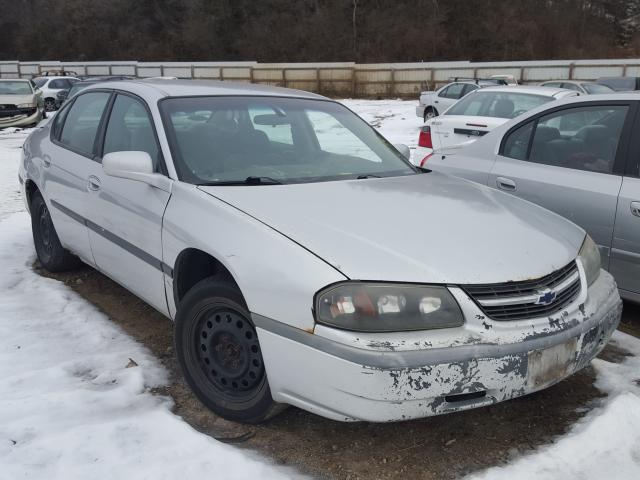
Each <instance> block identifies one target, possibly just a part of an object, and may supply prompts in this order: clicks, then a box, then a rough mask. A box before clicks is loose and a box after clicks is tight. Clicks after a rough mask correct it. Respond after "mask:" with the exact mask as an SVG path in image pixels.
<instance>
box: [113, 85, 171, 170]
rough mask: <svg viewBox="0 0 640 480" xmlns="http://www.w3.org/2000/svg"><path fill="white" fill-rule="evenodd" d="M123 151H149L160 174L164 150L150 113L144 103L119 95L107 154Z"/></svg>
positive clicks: (115, 105) (115, 103)
mask: <svg viewBox="0 0 640 480" xmlns="http://www.w3.org/2000/svg"><path fill="white" fill-rule="evenodd" d="M122 151H139V152H147V153H148V154H149V156H150V157H151V159H152V160H153V164H154V169H155V171H156V172H157V171H160V170H159V169H160V149H159V148H158V143H157V142H156V138H155V134H154V130H153V123H152V121H151V118H150V117H149V113H148V112H147V109H146V108H145V107H144V105H143V104H142V103H141V102H140V101H138V100H136V99H135V98H132V97H129V96H128V95H118V96H117V97H116V100H115V102H114V103H113V109H112V110H111V116H110V117H109V124H108V125H107V131H106V134H105V138H104V150H103V155H106V154H107V153H111V152H122Z"/></svg>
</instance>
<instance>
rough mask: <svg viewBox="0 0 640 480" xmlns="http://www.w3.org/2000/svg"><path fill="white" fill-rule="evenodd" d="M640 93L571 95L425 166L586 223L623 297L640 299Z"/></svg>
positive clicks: (603, 264) (435, 155)
mask: <svg viewBox="0 0 640 480" xmlns="http://www.w3.org/2000/svg"><path fill="white" fill-rule="evenodd" d="M638 103H639V102H638V96H637V95H636V94H633V93H629V94H610V95H598V96H587V97H573V98H570V99H565V100H560V101H558V102H554V103H553V104H548V105H544V106H542V107H539V108H536V109H535V110H532V111H530V112H528V113H527V114H525V115H522V116H521V117H519V118H517V119H515V120H512V121H511V122H509V123H506V124H504V125H502V126H500V127H498V128H496V129H495V130H494V131H493V132H491V133H489V134H487V135H486V136H485V137H483V138H481V139H480V140H478V141H477V142H475V143H474V144H473V145H470V146H469V147H463V148H454V149H451V150H448V151H447V150H446V149H445V150H442V151H440V152H439V153H436V154H434V155H432V156H431V157H430V158H429V159H428V161H427V163H426V165H425V166H428V167H429V168H432V169H434V170H438V171H442V172H445V173H450V174H453V175H457V176H460V177H464V178H467V179H470V180H473V181H476V182H479V183H482V184H485V185H488V186H490V187H493V188H498V189H501V190H504V191H507V192H510V193H512V194H513V195H517V196H518V197H521V198H524V199H526V200H529V201H531V202H534V203H537V204H538V205H541V206H543V207H545V208H548V209H549V210H552V211H554V212H556V213H558V214H560V215H562V216H564V217H566V218H568V219H569V220H572V221H573V222H575V223H577V224H578V225H580V226H581V227H583V228H584V229H585V230H586V231H587V232H588V233H589V235H591V237H593V239H594V240H595V242H596V243H597V244H598V246H599V248H600V254H601V257H602V267H603V268H604V269H605V270H609V271H610V272H611V273H612V274H613V275H614V277H615V278H616V281H617V283H618V286H619V287H620V293H621V295H622V297H623V298H626V299H629V300H634V301H636V302H638V301H640V218H639V217H640V178H639V177H640V174H639V161H640V137H639V136H638V135H637V132H638V131H639V130H640V123H639V122H638V120H637V119H636V111H637V109H638Z"/></svg>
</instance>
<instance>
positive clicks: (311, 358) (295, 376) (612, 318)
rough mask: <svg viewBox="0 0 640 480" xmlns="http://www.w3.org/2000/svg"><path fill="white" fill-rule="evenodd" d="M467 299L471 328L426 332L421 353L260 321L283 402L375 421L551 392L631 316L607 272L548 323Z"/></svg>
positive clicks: (338, 416) (270, 373) (340, 417)
mask: <svg viewBox="0 0 640 480" xmlns="http://www.w3.org/2000/svg"><path fill="white" fill-rule="evenodd" d="M583 290H584V289H583ZM455 295H456V296H459V295H462V294H461V293H460V292H456V293H455ZM462 299H463V297H459V298H458V300H459V302H460V303H461V307H462V309H463V311H464V313H465V318H466V319H467V323H466V325H465V326H464V327H462V328H461V329H448V330H451V332H443V331H438V332H436V331H432V332H422V333H421V334H424V335H425V337H426V338H428V337H429V336H433V337H435V338H434V340H433V341H426V340H425V339H424V338H419V339H417V340H416V341H415V342H413V345H414V347H413V349H409V348H408V347H406V344H407V343H410V342H407V341H406V340H403V342H399V341H397V339H396V338H394V339H393V340H392V341H387V342H378V343H375V342H371V341H370V339H362V338H360V337H361V336H362V335H360V336H358V335H357V334H355V333H353V332H330V333H328V332H324V331H322V332H321V333H322V334H323V335H324V336H325V337H328V336H330V335H331V334H333V335H334V338H332V339H328V338H317V337H319V332H316V334H315V335H312V334H308V333H306V332H304V335H306V336H304V337H300V338H292V337H288V336H287V335H283V334H282V332H279V331H276V330H273V329H268V328H265V325H264V324H261V323H260V322H256V324H257V326H258V335H259V337H260V343H261V345H262V351H263V356H264V360H265V366H266V368H267V375H268V378H269V382H270V385H271V390H272V394H273V397H274V399H275V400H276V401H279V402H284V403H289V404H293V405H296V406H298V407H300V408H303V409H305V410H309V411H312V412H314V413H317V414H319V415H322V416H325V417H329V418H332V419H335V420H341V421H358V420H362V421H372V422H385V421H398V420H408V419H412V418H420V417H426V416H430V415H438V414H444V413H449V412H455V411H460V410H466V409H470V408H475V407H480V406H483V405H489V404H493V403H497V402H501V401H504V400H508V399H511V398H515V397H519V396H522V395H526V394H528V393H532V392H534V391H537V390H541V389H544V388H547V387H549V386H550V385H553V384H555V383H557V382H559V381H561V380H563V379H564V378H566V377H568V376H570V375H571V374H573V373H575V372H576V371H578V370H580V369H582V368H584V367H585V366H587V365H588V364H589V362H590V361H591V360H592V359H593V358H594V357H595V356H596V355H597V354H598V353H599V352H600V351H601V350H602V349H603V348H604V346H605V345H606V343H607V342H608V340H609V338H610V337H611V335H612V334H613V331H614V330H615V329H616V327H617V326H618V323H619V321H620V316H621V313H622V301H621V300H620V297H619V295H618V292H617V289H616V285H615V282H614V280H613V278H612V277H611V275H609V274H608V273H606V272H604V271H603V272H602V273H601V275H600V277H599V278H598V280H596V282H594V284H593V285H592V286H591V287H590V288H589V289H588V293H587V292H586V291H585V292H583V293H582V294H581V296H580V297H579V298H578V299H577V300H576V302H574V303H573V304H572V305H570V306H569V307H567V309H566V310H564V311H561V312H559V313H558V314H557V315H554V316H553V317H549V318H544V319H535V320H531V321H529V320H527V321H518V322H495V321H491V320H490V319H487V318H485V317H484V316H482V315H481V312H480V313H478V312H479V310H477V307H475V304H473V303H472V302H470V301H468V302H464V301H461V300H462ZM474 308H475V310H474ZM470 315H471V316H472V317H470ZM479 317H481V318H479ZM483 325H489V326H490V327H491V328H486V326H483ZM413 333H414V334H417V332H413ZM447 335H448V336H449V340H446V338H447ZM307 336H308V337H307ZM311 337H315V338H311ZM350 337H351V338H350ZM447 342H448V345H451V346H449V347H446V346H444V345H447ZM383 343H384V345H383ZM367 345H368V347H367ZM416 345H417V346H419V348H418V349H416ZM368 359H370V361H367V360H368Z"/></svg>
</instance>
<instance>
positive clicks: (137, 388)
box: [0, 132, 295, 480]
mask: <svg viewBox="0 0 640 480" xmlns="http://www.w3.org/2000/svg"><path fill="white" fill-rule="evenodd" d="M25 137H26V134H24V133H9V132H6V133H5V132H0V480H16V479H18V478H21V479H47V480H57V479H60V480H69V479H108V480H112V479H127V480H129V479H143V478H149V479H154V480H156V479H176V478H181V479H185V480H186V479H201V478H218V479H247V478H256V479H280V478H291V477H293V476H295V472H293V471H291V470H289V469H286V470H285V469H282V468H277V467H275V466H272V465H269V464H268V463H267V462H266V461H265V460H263V459H259V458H257V456H255V455H252V454H250V453H248V452H246V451H241V450H238V449H235V448H233V447H230V446H228V445H225V444H223V443H220V442H217V441H216V440H214V439H212V438H210V437H208V436H206V435H204V434H201V433H199V432H197V431H195V430H194V429H193V428H191V427H190V426H189V425H188V424H187V423H185V422H184V421H182V419H180V418H179V417H177V416H175V415H173V414H172V413H171V411H170V408H171V403H170V401H169V400H168V399H166V398H163V397H158V396H155V395H152V394H151V393H150V392H149V389H150V388H151V387H154V386H159V385H162V384H164V383H165V382H166V381H167V373H166V372H165V371H164V369H163V368H162V367H161V366H160V363H159V361H157V360H156V359H155V358H154V357H153V356H152V355H151V354H150V353H149V352H148V351H147V350H146V349H145V348H144V347H143V346H141V345H139V344H138V343H136V342H135V341H134V340H133V339H131V338H130V337H128V336H127V335H126V334H125V333H123V332H122V331H121V330H120V329H119V328H118V327H116V326H115V325H114V324H113V323H111V322H110V321H109V320H108V318H106V317H105V316H104V315H103V314H102V313H100V312H99V311H98V310H97V309H96V308H95V307H93V306H92V305H91V304H89V303H88V302H86V301H85V300H83V299H82V298H80V297H79V296H78V295H77V294H75V293H74V292H73V291H71V290H70V289H69V288H67V287H66V286H65V285H64V284H62V283H60V282H58V281H55V280H52V279H48V278H44V277H42V276H40V275H38V274H36V273H35V272H33V270H32V269H31V265H32V263H33V261H34V257H35V254H34V250H33V246H32V241H31V230H30V223H29V216H28V214H27V213H26V212H24V211H22V210H23V207H22V204H21V200H20V196H19V193H18V183H17V171H18V170H17V167H18V161H19V156H20V150H19V147H20V145H21V143H22V141H24V138H25ZM13 212H19V213H13ZM130 360H133V361H134V362H135V363H136V364H137V366H133V365H134V364H133V362H130Z"/></svg>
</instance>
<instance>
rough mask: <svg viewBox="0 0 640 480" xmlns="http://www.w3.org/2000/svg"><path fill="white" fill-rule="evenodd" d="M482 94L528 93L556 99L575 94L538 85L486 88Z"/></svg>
mask: <svg viewBox="0 0 640 480" xmlns="http://www.w3.org/2000/svg"><path fill="white" fill-rule="evenodd" d="M482 92H483V93H486V92H513V93H528V94H529V95H543V96H545V97H557V96H559V95H560V96H564V95H566V94H568V93H572V94H573V95H575V94H576V92H573V91H571V90H567V89H566V88H555V87H542V86H539V85H505V86H499V87H486V88H483V89H482Z"/></svg>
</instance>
